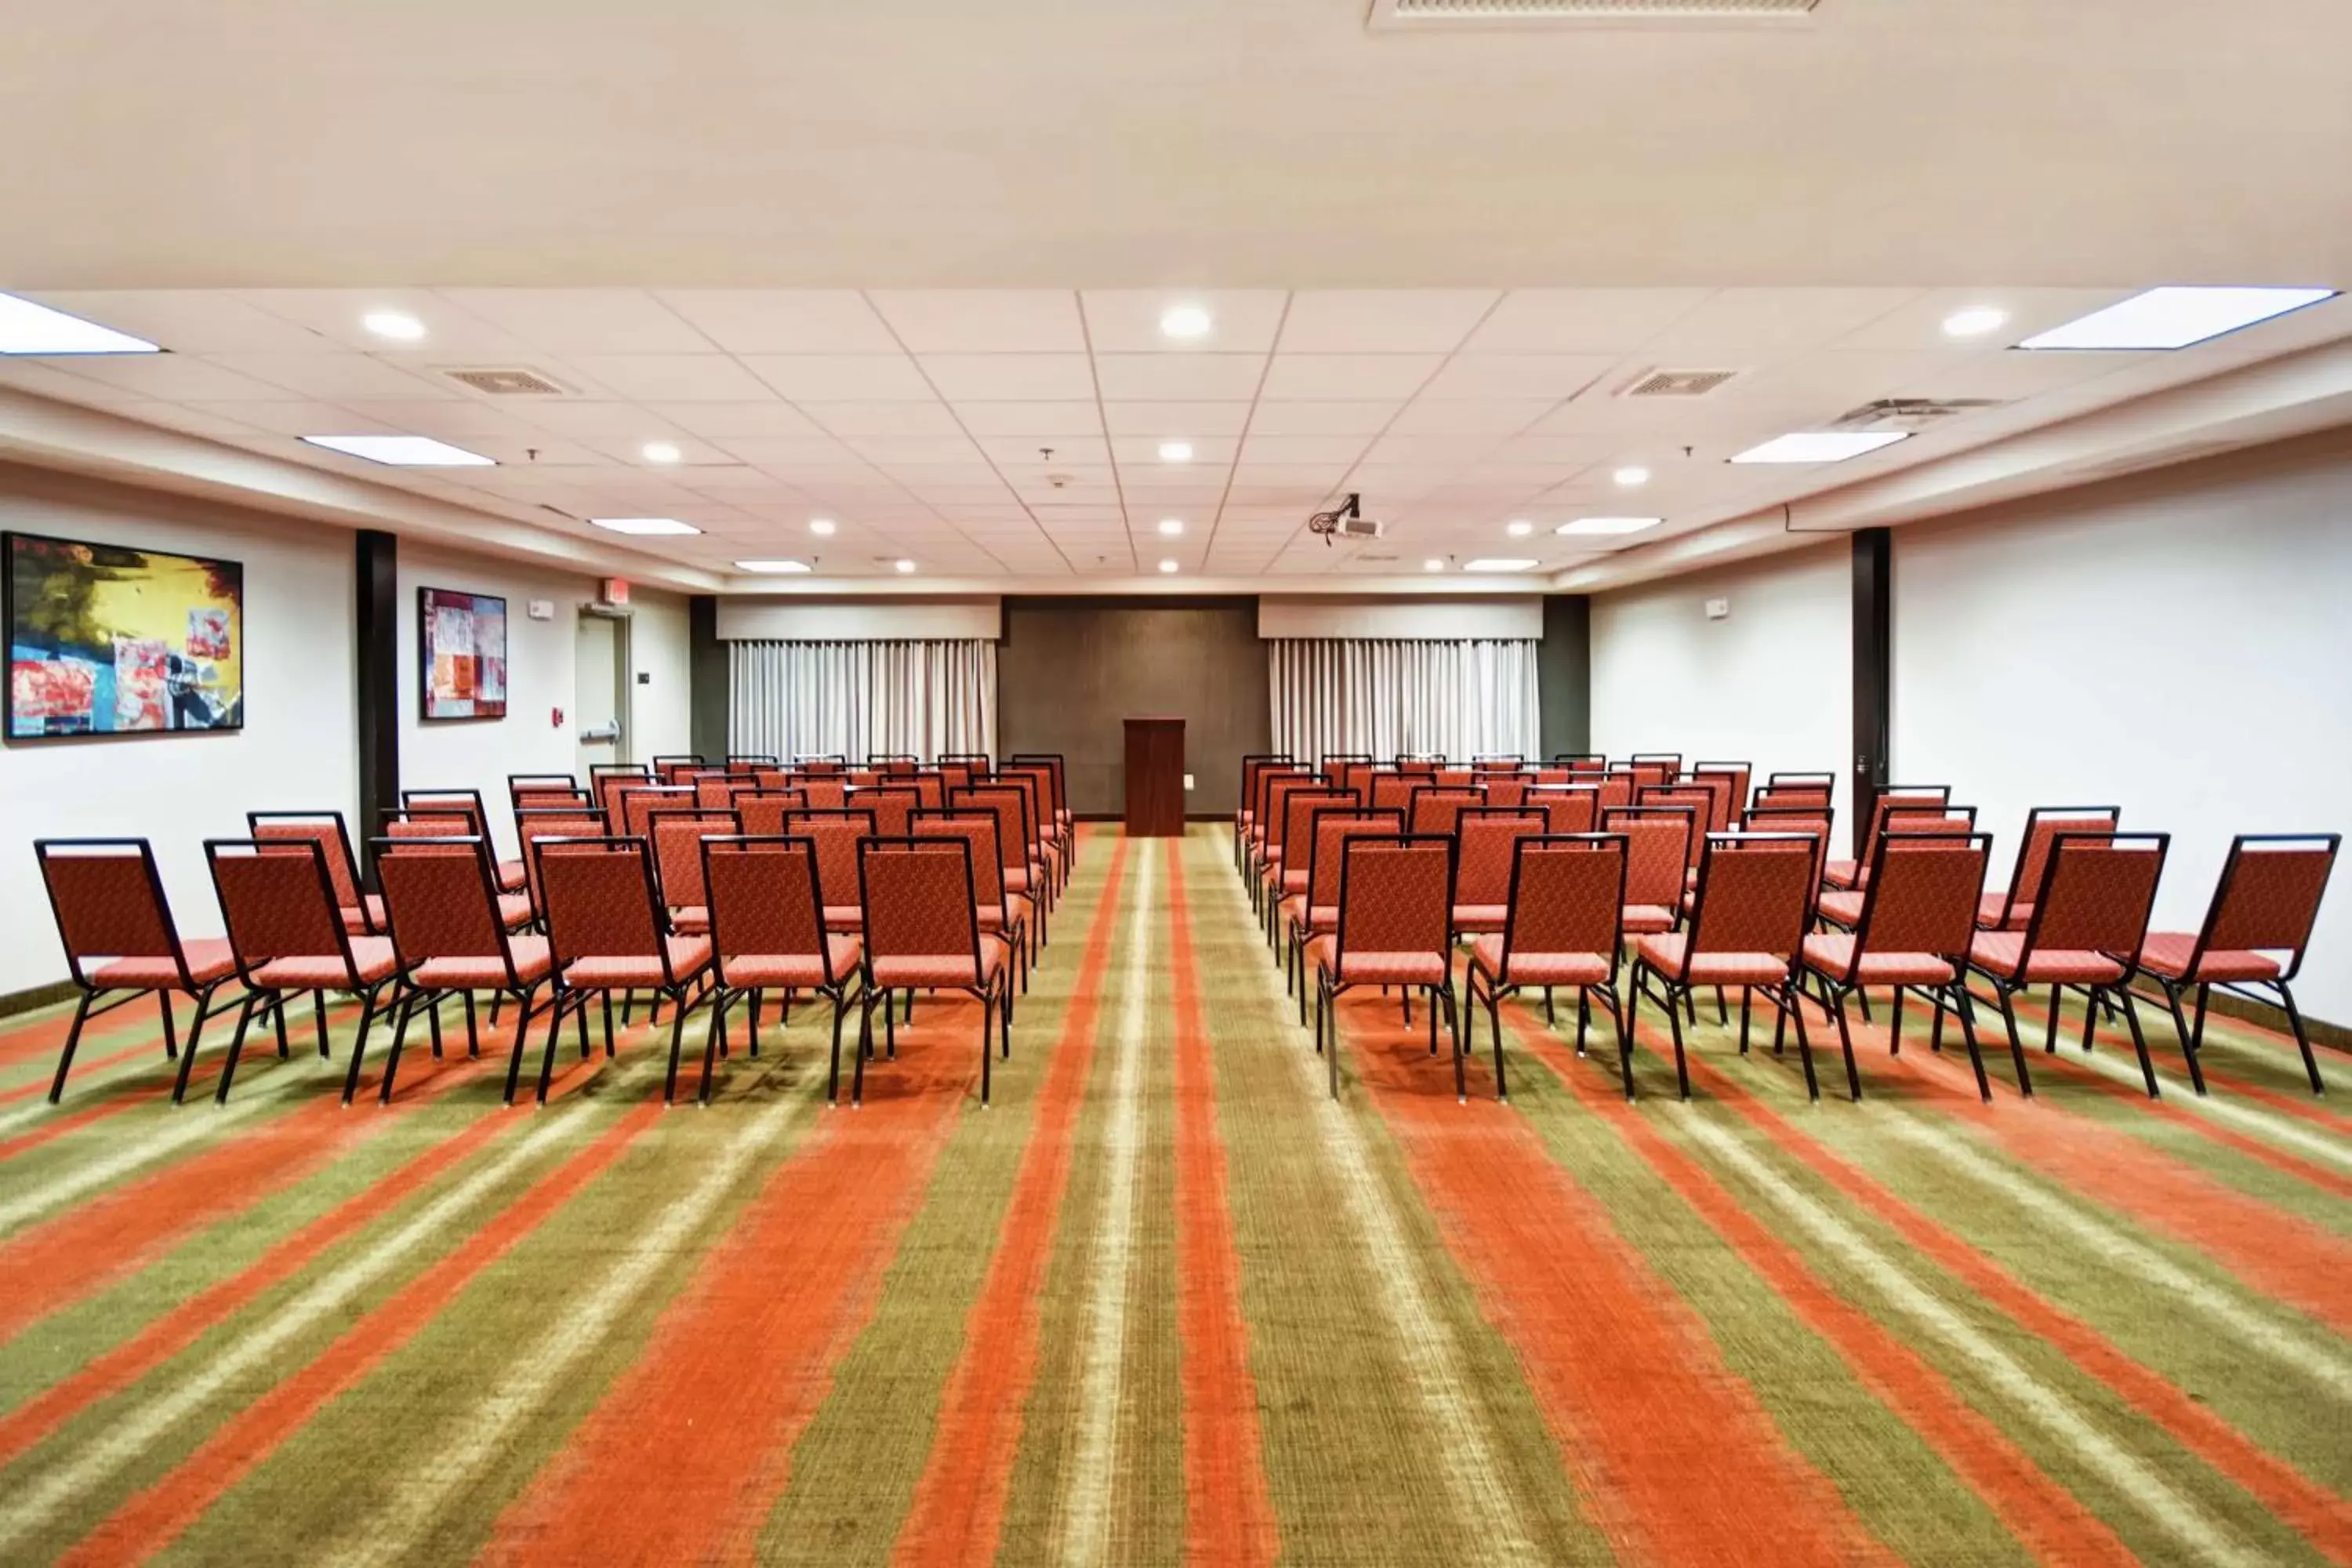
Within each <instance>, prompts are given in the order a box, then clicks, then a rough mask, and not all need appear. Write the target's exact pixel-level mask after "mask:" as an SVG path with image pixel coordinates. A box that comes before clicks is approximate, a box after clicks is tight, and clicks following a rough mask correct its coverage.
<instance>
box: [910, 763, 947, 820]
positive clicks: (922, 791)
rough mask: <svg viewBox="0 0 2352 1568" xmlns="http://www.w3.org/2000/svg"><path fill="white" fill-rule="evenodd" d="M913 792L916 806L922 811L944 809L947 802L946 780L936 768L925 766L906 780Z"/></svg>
mask: <svg viewBox="0 0 2352 1568" xmlns="http://www.w3.org/2000/svg"><path fill="white" fill-rule="evenodd" d="M907 787H908V788H909V789H911V790H913V791H914V792H915V803H916V805H917V808H918V809H919V810H923V811H944V810H945V809H947V804H948V781H947V779H946V778H945V777H944V776H943V775H942V774H941V773H940V771H939V770H938V769H937V768H926V769H924V770H923V771H922V772H921V773H917V774H915V775H914V776H913V777H912V778H910V779H908V781H907Z"/></svg>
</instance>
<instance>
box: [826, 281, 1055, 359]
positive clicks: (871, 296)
mask: <svg viewBox="0 0 2352 1568" xmlns="http://www.w3.org/2000/svg"><path fill="white" fill-rule="evenodd" d="M866 298H867V300H870V301H871V302H872V303H873V306H874V308H875V309H876V310H879V311H880V312H881V313H882V317H883V319H884V320H885V321H887V322H889V324H890V328H891V330H892V331H894V332H896V333H897V334H898V341H899V342H902V343H904V344H905V345H906V347H907V348H908V351H909V352H911V353H919V354H921V353H1085V352H1086V347H1087V335H1086V330H1085V328H1084V327H1083V326H1082V325H1081V324H1080V322H1079V319H1078V301H1077V296H1076V295H1075V294H1073V293H1070V292H1069V291H1067V290H1066V289H879V290H875V291H873V292H869V293H868V294H867V295H866Z"/></svg>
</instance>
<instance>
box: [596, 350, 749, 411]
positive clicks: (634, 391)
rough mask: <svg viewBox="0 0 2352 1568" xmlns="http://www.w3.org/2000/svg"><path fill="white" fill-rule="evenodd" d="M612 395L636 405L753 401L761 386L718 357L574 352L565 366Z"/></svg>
mask: <svg viewBox="0 0 2352 1568" xmlns="http://www.w3.org/2000/svg"><path fill="white" fill-rule="evenodd" d="M569 363H571V364H572V368H574V369H576V370H578V371H579V372H580V373H581V374H583V375H585V376H587V377H588V378H589V379H590V380H592V381H594V382H596V383H597V384H600V385H602V386H604V388H605V389H606V390H608V391H610V392H612V393H613V394H614V395H616V396H619V397H625V398H627V399H629V400H630V401H632V402H636V403H758V402H760V401H761V400H762V399H763V398H768V397H772V396H773V393H772V391H771V390H770V388H769V387H768V385H767V384H766V383H764V382H762V381H761V380H760V378H759V377H757V376H755V375H753V374H751V372H750V371H747V370H745V369H744V368H743V367H742V366H741V365H740V364H738V363H736V362H735V361H733V360H731V359H730V358H728V357H727V356H726V355H725V354H721V353H698V354H574V355H573V356H572V359H571V361H570V362H569Z"/></svg>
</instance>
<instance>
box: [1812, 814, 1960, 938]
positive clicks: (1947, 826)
mask: <svg viewBox="0 0 2352 1568" xmlns="http://www.w3.org/2000/svg"><path fill="white" fill-rule="evenodd" d="M1976 830H1977V808H1976V807H1975V806H1973V805H1943V806H1920V807H1911V806H1896V807H1895V808H1893V809H1891V810H1887V811H1882V812H1880V813H1878V814H1877V827H1876V830H1875V831H1874V832H1873V834H1872V835H1871V838H1870V842H1869V843H1868V844H1867V845H1865V846H1864V856H1865V858H1864V860H1863V862H1862V864H1861V865H1860V866H1859V867H1858V868H1855V869H1854V870H1853V872H1852V873H1851V875H1852V878H1853V885H1852V886H1850V887H1844V888H1839V887H1834V886H1832V885H1829V884H1828V883H1827V881H1826V878H1827V876H1828V874H1829V872H1830V870H1831V868H1832V867H1833V866H1834V865H1835V864H1836V863H1835V862H1833V861H1832V862H1830V863H1828V864H1826V865H1824V866H1823V868H1822V873H1823V877H1824V884H1823V887H1822V894H1821V897H1820V898H1818V899H1817V900H1814V904H1813V908H1814V912H1815V913H1816V914H1818V915H1819V916H1820V917H1821V918H1822V920H1823V921H1827V922H1828V923H1830V924H1831V925H1833V926H1841V927H1843V928H1844V929H1845V930H1847V931H1852V930H1853V929H1854V927H1855V925H1856V924H1857V923H1858V922H1859V921H1861V919H1862V911H1863V908H1864V894H1865V892H1866V890H1867V889H1869V887H1870V878H1871V868H1872V867H1873V866H1874V865H1875V864H1876V863H1877V858H1878V847H1879V845H1881V844H1883V843H1885V840H1886V838H1887V837H1888V836H1889V835H1891V834H1897V833H1902V834H1910V835H1913V836H1915V837H1916V836H1918V835H1922V834H1929V835H1932V834H1943V835H1945V836H1947V837H1968V836H1969V834H1972V833H1974V832H1975V831H1976ZM1981 887H1982V885H1981V884H1979V891H1981ZM1969 918H1970V919H1974V918H1975V917H1974V915H1973V914H1971V915H1970V917H1969Z"/></svg>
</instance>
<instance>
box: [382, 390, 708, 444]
mask: <svg viewBox="0 0 2352 1568" xmlns="http://www.w3.org/2000/svg"><path fill="white" fill-rule="evenodd" d="M386 406H388V407H396V406H398V405H386ZM472 406H477V407H479V406H488V405H479V404H477V405H472ZM497 406H499V408H501V409H502V410H504V409H511V410H512V412H513V415H514V416H515V417H516V418H518V419H520V420H523V421H525V422H526V423H528V424H531V425H536V426H539V427H540V428H541V429H542V430H554V431H557V432H560V433H561V434H562V435H565V436H570V437H573V438H574V439H575V440H588V439H590V438H592V437H593V438H601V439H606V440H620V439H635V440H636V441H638V442H640V443H642V442H646V441H674V440H677V439H678V438H679V437H682V436H684V435H685V432H684V431H682V430H680V429H679V428H678V427H677V426H675V425H672V424H671V423H669V421H667V420H666V419H661V418H657V417H656V416H655V415H654V414H653V413H651V412H650V411H649V410H647V409H645V408H641V407H639V406H638V405H635V404H634V403H616V402H609V401H605V400H604V399H584V400H576V401H575V400H574V399H572V398H566V397H517V398H511V399H508V400H506V401H505V402H504V403H503V404H501V405H497Z"/></svg>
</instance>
